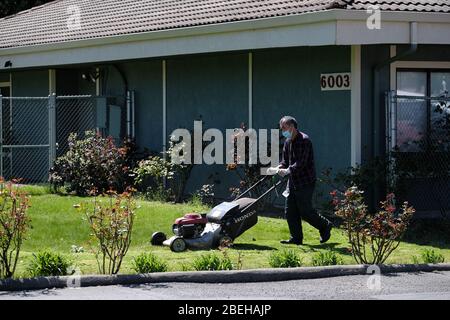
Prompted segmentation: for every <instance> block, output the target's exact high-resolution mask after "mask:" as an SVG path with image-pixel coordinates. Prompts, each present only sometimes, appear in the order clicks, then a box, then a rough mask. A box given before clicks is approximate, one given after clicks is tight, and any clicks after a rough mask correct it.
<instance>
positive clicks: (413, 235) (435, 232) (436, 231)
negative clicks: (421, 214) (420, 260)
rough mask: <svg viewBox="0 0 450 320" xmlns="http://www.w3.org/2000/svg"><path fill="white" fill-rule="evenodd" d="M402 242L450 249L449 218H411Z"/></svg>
mask: <svg viewBox="0 0 450 320" xmlns="http://www.w3.org/2000/svg"><path fill="white" fill-rule="evenodd" d="M402 242H406V243H411V244H417V245H421V246H431V247H436V248H439V249H450V220H448V219H429V220H425V219H422V220H413V221H412V223H411V225H410V226H409V228H408V231H407V232H406V234H405V236H404V238H403V240H402Z"/></svg>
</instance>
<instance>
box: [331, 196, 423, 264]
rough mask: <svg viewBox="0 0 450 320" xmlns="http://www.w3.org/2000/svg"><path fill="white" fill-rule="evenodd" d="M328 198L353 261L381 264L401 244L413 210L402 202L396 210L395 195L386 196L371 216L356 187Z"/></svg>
mask: <svg viewBox="0 0 450 320" xmlns="http://www.w3.org/2000/svg"><path fill="white" fill-rule="evenodd" d="M331 195H332V196H333V204H334V205H335V212H336V215H337V216H338V217H340V218H341V219H342V220H343V227H344V229H345V230H346V232H347V235H348V240H349V242H350V244H351V246H352V253H353V257H354V258H355V260H356V262H357V263H361V264H383V263H384V262H385V261H386V260H387V258H388V257H389V256H390V255H391V254H392V252H394V250H395V249H397V248H398V246H399V245H400V240H401V238H402V236H403V235H404V233H405V231H406V229H407V227H408V225H409V222H410V219H411V217H412V216H413V214H414V212H415V210H414V208H413V207H410V206H409V205H408V203H407V202H405V203H404V204H403V205H402V207H401V208H400V210H398V208H397V207H396V205H395V195H394V194H389V195H388V196H387V199H386V201H383V202H381V210H380V211H378V212H377V213H375V214H371V213H369V211H368V209H367V206H366V205H365V203H364V198H363V192H362V191H360V190H359V189H358V188H357V187H351V188H349V189H348V190H347V191H346V192H345V193H344V194H338V192H337V191H334V192H332V193H331Z"/></svg>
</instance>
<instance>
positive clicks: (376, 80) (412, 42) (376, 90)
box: [371, 22, 418, 208]
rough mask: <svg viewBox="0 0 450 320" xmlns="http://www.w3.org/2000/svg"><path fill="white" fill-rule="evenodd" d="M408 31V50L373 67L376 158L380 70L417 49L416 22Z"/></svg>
mask: <svg viewBox="0 0 450 320" xmlns="http://www.w3.org/2000/svg"><path fill="white" fill-rule="evenodd" d="M409 30H410V31H409V33H410V47H409V49H408V50H406V51H404V52H401V53H400V54H397V55H396V56H394V57H391V58H389V59H387V60H385V61H382V62H381V63H379V64H377V65H375V67H374V68H373V92H372V94H373V96H372V99H373V101H372V125H373V133H372V137H371V141H372V153H373V157H372V158H376V157H378V156H380V153H381V152H380V141H381V140H380V139H379V137H378V135H379V125H380V123H381V122H380V119H379V118H380V113H379V108H380V72H381V70H382V69H383V68H384V67H386V66H389V65H391V64H392V63H394V62H396V61H399V60H401V59H403V58H405V57H407V56H409V55H411V54H413V53H415V52H416V51H417V49H418V41H417V22H410V25H409ZM379 191H380V190H379V188H377V187H376V186H374V190H373V193H372V195H373V201H372V204H373V206H374V208H376V206H377V201H378V200H377V199H379Z"/></svg>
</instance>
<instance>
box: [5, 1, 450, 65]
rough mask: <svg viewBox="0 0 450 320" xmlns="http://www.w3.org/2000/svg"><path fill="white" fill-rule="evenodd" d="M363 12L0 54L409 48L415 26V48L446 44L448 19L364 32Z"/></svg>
mask: <svg viewBox="0 0 450 320" xmlns="http://www.w3.org/2000/svg"><path fill="white" fill-rule="evenodd" d="M368 17H369V13H367V12H366V11H355V10H342V9H333V10H328V11H322V12H313V13H304V14H299V15H293V16H286V17H275V18H265V19H257V20H250V21H239V22H232V23H223V24H217V25H207V26H197V27H189V28H181V29H176V30H165V31H155V32H145V33H139V34H132V35H121V36H114V37H105V38H98V39H89V40H80V41H71V42H63V43H56V44H49V45H38V46H30V47H20V48H10V49H0V59H1V60H12V61H13V68H14V69H20V68H29V67H42V66H57V65H70V64H83V63H100V62H108V61H123V60H132V59H142V58H154V57H167V56H173V55H182V54H196V53H212V52H222V51H236V50H253V49H265V48H279V47H294V46H322V45H360V44H381V43H389V44H403V43H409V40H410V35H409V30H410V29H409V23H410V22H418V29H419V30H418V38H419V39H418V40H419V43H440V44H448V43H450V39H449V37H450V30H449V28H450V21H449V20H450V19H449V17H450V15H449V14H439V13H414V12H382V16H381V19H382V29H381V30H375V31H374V30H369V29H367V27H366V21H367V18H368ZM1 67H2V66H1V64H0V71H1V70H2V68H1Z"/></svg>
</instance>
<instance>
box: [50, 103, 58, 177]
mask: <svg viewBox="0 0 450 320" xmlns="http://www.w3.org/2000/svg"><path fill="white" fill-rule="evenodd" d="M48 118H49V119H48V140H49V146H50V147H49V170H50V169H51V168H52V167H53V164H54V162H55V160H56V94H52V95H50V96H49V97H48Z"/></svg>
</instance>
